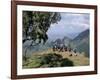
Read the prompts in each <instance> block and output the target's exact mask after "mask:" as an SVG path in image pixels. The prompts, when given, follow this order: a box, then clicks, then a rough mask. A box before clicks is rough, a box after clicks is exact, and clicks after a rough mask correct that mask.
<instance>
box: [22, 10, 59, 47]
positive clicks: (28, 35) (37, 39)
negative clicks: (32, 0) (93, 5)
mask: <svg viewBox="0 0 100 80" xmlns="http://www.w3.org/2000/svg"><path fill="white" fill-rule="evenodd" d="M60 20H61V16H60V13H58V12H39V11H23V44H24V43H25V42H26V41H28V40H30V41H31V44H30V46H35V45H37V44H39V43H41V42H43V43H45V42H46V41H47V40H48V35H47V31H48V29H49V28H50V25H51V24H54V23H58V21H60Z"/></svg>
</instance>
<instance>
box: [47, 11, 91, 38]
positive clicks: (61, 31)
mask: <svg viewBox="0 0 100 80" xmlns="http://www.w3.org/2000/svg"><path fill="white" fill-rule="evenodd" d="M89 19H90V16H89V14H82V13H81V14H77V13H61V20H60V21H59V22H58V24H52V25H51V26H50V29H49V30H48V32H47V34H48V35H49V37H52V36H51V35H59V37H61V36H65V35H67V36H69V35H68V34H71V33H80V32H82V31H84V30H86V29H88V28H89V27H90V23H89V21H90V20H89Z"/></svg>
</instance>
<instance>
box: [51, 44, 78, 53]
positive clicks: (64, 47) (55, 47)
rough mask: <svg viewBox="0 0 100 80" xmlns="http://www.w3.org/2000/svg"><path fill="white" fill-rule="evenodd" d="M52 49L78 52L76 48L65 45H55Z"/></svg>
mask: <svg viewBox="0 0 100 80" xmlns="http://www.w3.org/2000/svg"><path fill="white" fill-rule="evenodd" d="M52 49H53V51H59V52H66V51H69V52H71V51H73V52H74V53H76V49H72V48H71V47H67V46H65V45H53V47H52Z"/></svg>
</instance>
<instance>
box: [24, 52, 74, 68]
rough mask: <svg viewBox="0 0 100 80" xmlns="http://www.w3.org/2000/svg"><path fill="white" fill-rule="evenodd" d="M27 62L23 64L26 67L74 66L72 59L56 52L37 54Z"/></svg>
mask: <svg viewBox="0 0 100 80" xmlns="http://www.w3.org/2000/svg"><path fill="white" fill-rule="evenodd" d="M26 63H28V64H24V65H23V66H24V67H26V68H38V67H64V66H74V65H73V62H72V61H71V60H69V59H67V58H63V57H62V56H61V55H60V54H56V53H49V54H44V55H37V56H34V57H32V58H31V59H30V60H29V62H26Z"/></svg>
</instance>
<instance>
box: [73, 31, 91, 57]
mask: <svg viewBox="0 0 100 80" xmlns="http://www.w3.org/2000/svg"><path fill="white" fill-rule="evenodd" d="M72 45H73V46H74V47H75V48H76V49H77V50H78V51H79V52H85V53H86V54H85V56H87V57H89V30H85V31H83V32H82V33H80V34H79V35H78V36H77V37H76V38H74V39H73V40H72Z"/></svg>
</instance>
